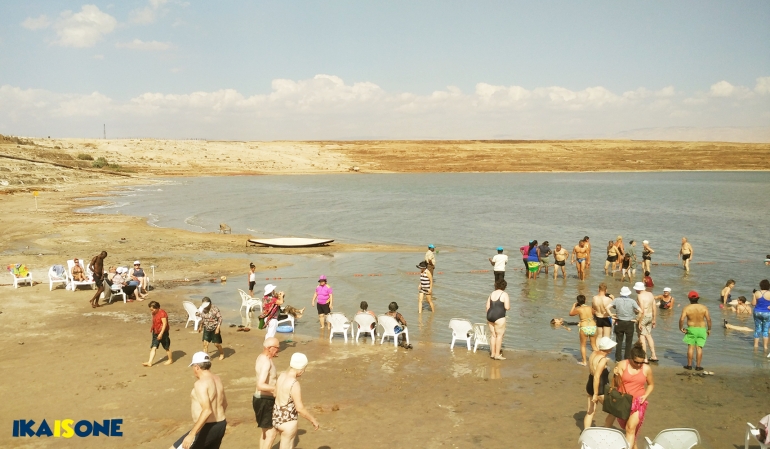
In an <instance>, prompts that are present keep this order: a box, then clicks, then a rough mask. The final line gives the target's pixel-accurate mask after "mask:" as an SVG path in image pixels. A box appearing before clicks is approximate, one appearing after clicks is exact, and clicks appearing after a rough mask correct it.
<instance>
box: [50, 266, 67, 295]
mask: <svg viewBox="0 0 770 449" xmlns="http://www.w3.org/2000/svg"><path fill="white" fill-rule="evenodd" d="M53 267H54V266H51V268H49V269H48V290H50V291H53V286H54V284H61V283H63V284H64V288H67V285H69V281H68V280H67V272H66V271H65V272H63V273H62V275H61V276H59V275H58V274H56V271H54V269H53Z"/></svg>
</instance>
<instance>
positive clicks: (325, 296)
mask: <svg viewBox="0 0 770 449" xmlns="http://www.w3.org/2000/svg"><path fill="white" fill-rule="evenodd" d="M332 293H334V291H333V290H332V288H331V287H330V286H329V285H327V284H326V276H324V275H323V274H322V275H321V277H319V278H318V287H316V288H315V294H313V301H312V303H311V305H313V306H316V309H317V310H318V320H319V321H320V322H321V329H323V328H324V322H325V321H326V315H328V314H330V313H332V309H334V295H333V294H332ZM329 328H331V324H330V325H329Z"/></svg>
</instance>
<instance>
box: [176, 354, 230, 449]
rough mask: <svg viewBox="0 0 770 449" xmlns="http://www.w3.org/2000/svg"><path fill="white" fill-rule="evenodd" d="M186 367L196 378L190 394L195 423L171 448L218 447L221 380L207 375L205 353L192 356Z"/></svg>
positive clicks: (222, 426)
mask: <svg viewBox="0 0 770 449" xmlns="http://www.w3.org/2000/svg"><path fill="white" fill-rule="evenodd" d="M189 366H190V367H192V369H193V375H194V376H195V377H196V379H197V380H196V381H195V385H194V386H193V390H192V393H191V394H190V397H191V400H192V410H193V420H194V421H195V424H194V425H193V428H192V430H190V431H189V432H187V433H186V434H184V435H183V436H182V437H181V438H179V439H178V440H177V441H176V442H175V443H174V445H173V446H172V447H174V448H184V449H190V448H193V449H199V448H200V449H203V448H218V447H219V446H220V445H221V444H222V438H223V437H224V436H225V430H226V429H227V418H226V416H225V411H226V410H227V396H225V387H224V385H223V384H222V379H220V378H219V376H217V375H216V374H214V373H212V372H211V358H210V357H209V355H208V354H206V353H205V352H196V353H195V354H193V357H192V363H190V365H189ZM195 415H198V416H197V417H196V416H195Z"/></svg>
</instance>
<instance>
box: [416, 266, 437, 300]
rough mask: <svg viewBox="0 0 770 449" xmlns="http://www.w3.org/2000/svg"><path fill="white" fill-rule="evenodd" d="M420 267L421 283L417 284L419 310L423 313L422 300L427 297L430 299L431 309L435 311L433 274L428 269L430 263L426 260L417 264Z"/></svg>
mask: <svg viewBox="0 0 770 449" xmlns="http://www.w3.org/2000/svg"><path fill="white" fill-rule="evenodd" d="M417 268H419V269H420V283H419V285H418V286H417V291H418V294H417V307H418V309H419V310H418V312H419V313H422V301H423V299H425V300H426V301H428V305H429V306H430V311H431V312H435V309H434V308H433V275H432V274H431V273H430V271H428V264H427V263H426V262H425V261H422V262H420V263H419V264H418V265H417Z"/></svg>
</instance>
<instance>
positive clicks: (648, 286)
mask: <svg viewBox="0 0 770 449" xmlns="http://www.w3.org/2000/svg"><path fill="white" fill-rule="evenodd" d="M653 287H655V282H653V281H652V276H650V272H649V271H645V272H644V289H645V290H647V291H648V292H651V291H652V288H653Z"/></svg>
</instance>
